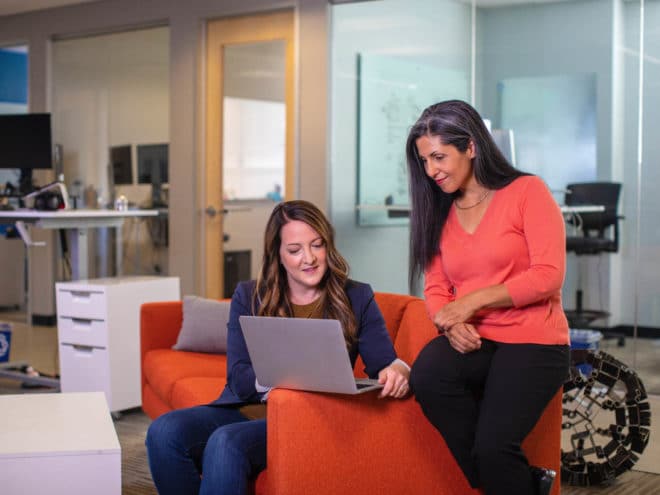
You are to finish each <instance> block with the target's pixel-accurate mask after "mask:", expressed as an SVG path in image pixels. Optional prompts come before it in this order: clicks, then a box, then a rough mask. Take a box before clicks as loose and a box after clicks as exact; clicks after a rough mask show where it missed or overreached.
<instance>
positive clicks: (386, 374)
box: [378, 362, 410, 399]
mask: <svg viewBox="0 0 660 495" xmlns="http://www.w3.org/2000/svg"><path fill="white" fill-rule="evenodd" d="M409 377H410V370H409V369H408V368H407V367H406V366H404V365H402V364H401V363H397V362H395V363H392V364H390V365H389V366H387V367H386V368H383V369H382V370H380V373H378V382H379V383H382V384H383V388H382V389H381V391H380V395H379V397H380V398H383V397H394V398H395V399H402V398H403V397H405V396H406V395H407V394H408V392H409V391H410V387H409V386H408V378H409Z"/></svg>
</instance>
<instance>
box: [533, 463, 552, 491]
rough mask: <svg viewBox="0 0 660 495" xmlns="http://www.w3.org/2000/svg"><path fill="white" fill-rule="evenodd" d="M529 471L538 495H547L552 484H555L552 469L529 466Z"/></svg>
mask: <svg viewBox="0 0 660 495" xmlns="http://www.w3.org/2000/svg"><path fill="white" fill-rule="evenodd" d="M529 470H530V471H531V472H532V479H533V480H534V486H535V487H536V490H537V491H536V493H537V494H538V495H549V494H550V490H551V489H552V484H553V483H554V482H555V477H556V476H557V473H555V472H554V471H553V470H552V469H545V468H540V467H536V466H530V467H529Z"/></svg>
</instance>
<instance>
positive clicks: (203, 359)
mask: <svg viewBox="0 0 660 495" xmlns="http://www.w3.org/2000/svg"><path fill="white" fill-rule="evenodd" d="M376 301H377V303H378V305H379V307H380V308H381V311H382V312H383V315H384V317H385V322H386V324H387V328H388V331H389V333H390V336H391V337H392V340H393V342H394V346H395V348H396V351H397V353H398V355H399V357H401V358H402V359H404V360H405V361H407V362H408V363H412V362H413V361H414V359H415V357H416V356H417V354H418V353H419V351H420V350H421V348H422V347H423V346H424V344H425V343H426V342H428V341H429V340H430V339H432V338H433V337H435V336H436V335H437V333H436V331H435V328H434V326H433V325H432V324H431V322H430V320H429V318H428V316H427V315H426V309H425V307H424V303H423V301H422V300H420V299H418V298H415V297H411V296H406V295H398V294H385V293H376ZM181 321H182V304H181V302H179V301H175V302H157V303H147V304H144V305H143V306H142V311H141V344H142V349H141V359H142V408H143V409H144V411H145V413H146V414H147V415H149V416H150V417H151V418H156V417H157V416H159V415H161V414H163V413H165V412H167V411H170V410H172V409H179V408H183V407H189V406H193V405H197V404H204V403H207V402H210V401H212V400H213V399H215V398H216V397H217V396H218V395H219V394H220V391H221V390H222V388H223V387H224V385H225V377H226V359H225V356H224V355H211V354H202V353H194V352H184V351H175V350H172V349H171V347H172V345H173V344H174V343H175V342H176V339H177V335H178V332H179V329H180V328H181ZM362 368H363V365H362V363H361V361H360V360H359V359H358V363H357V364H356V366H355V369H356V370H360V371H361V370H362ZM356 374H357V375H360V372H359V371H356ZM561 398H562V393H561V391H559V392H558V393H557V395H556V396H555V397H554V399H553V400H552V402H551V403H550V404H549V405H548V407H547V408H546V411H545V412H544V414H543V416H542V417H541V419H540V420H539V422H538V423H537V425H536V426H535V428H534V430H533V431H532V432H531V433H530V435H529V436H528V437H527V439H526V440H525V442H524V444H523V448H524V449H525V452H526V453H527V456H528V458H529V459H530V462H531V463H532V464H535V465H538V466H544V467H549V468H552V469H554V470H555V471H556V472H557V477H559V472H560V435H561V421H562V409H561V407H562V406H561ZM267 462H268V469H267V470H266V471H265V472H264V473H262V474H261V475H260V476H259V479H258V480H257V483H256V493H257V494H268V495H297V494H300V495H309V494H316V495H323V494H333V495H336V494H341V493H349V492H352V493H361V494H363V495H368V494H374V495H381V494H383V493H388V494H392V495H403V494H411V495H412V494H424V493H433V494H438V495H442V494H447V495H454V494H456V495H458V494H461V495H462V494H478V493H481V492H480V491H479V490H473V489H471V488H470V487H469V485H468V483H467V481H466V480H465V478H464V476H463V474H462V472H461V470H460V468H459V467H458V465H457V464H456V462H455V461H454V458H453V456H452V455H451V453H450V452H449V450H448V449H447V446H446V445H445V443H444V440H443V439H442V436H441V435H440V434H439V433H438V432H437V431H436V430H435V429H434V428H433V427H432V426H431V425H430V424H429V423H428V422H427V421H426V419H425V418H424V416H423V414H422V412H421V409H420V407H419V405H418V404H417V402H415V400H414V398H412V397H410V398H407V399H405V400H387V399H385V400H381V399H378V398H377V394H376V393H367V394H362V395H360V396H351V397H345V396H339V395H333V394H318V393H306V392H296V391H291V390H284V389H278V390H273V392H271V394H270V396H269V399H268V454H267ZM559 490H560V487H559V479H557V482H556V483H555V485H554V487H553V491H552V493H553V494H554V495H558V494H559Z"/></svg>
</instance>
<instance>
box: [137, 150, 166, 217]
mask: <svg viewBox="0 0 660 495" xmlns="http://www.w3.org/2000/svg"><path fill="white" fill-rule="evenodd" d="M167 155H168V145H167V143H163V144H138V145H137V161H138V183H139V184H151V205H152V207H161V206H166V202H165V201H163V197H162V192H163V191H162V186H163V184H167V183H168V182H169V177H168V170H167V163H168V158H167Z"/></svg>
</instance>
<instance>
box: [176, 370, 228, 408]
mask: <svg viewBox="0 0 660 495" xmlns="http://www.w3.org/2000/svg"><path fill="white" fill-rule="evenodd" d="M225 383H226V380H225V378H224V377H223V378H220V377H207V376H192V377H189V378H181V379H180V380H177V382H176V383H175V384H174V387H173V388H172V401H171V404H172V407H173V408H174V409H181V408H183V407H192V406H198V405H200V404H208V403H209V402H212V401H214V400H215V399H217V398H218V397H220V392H222V389H223V388H224V387H225Z"/></svg>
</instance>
